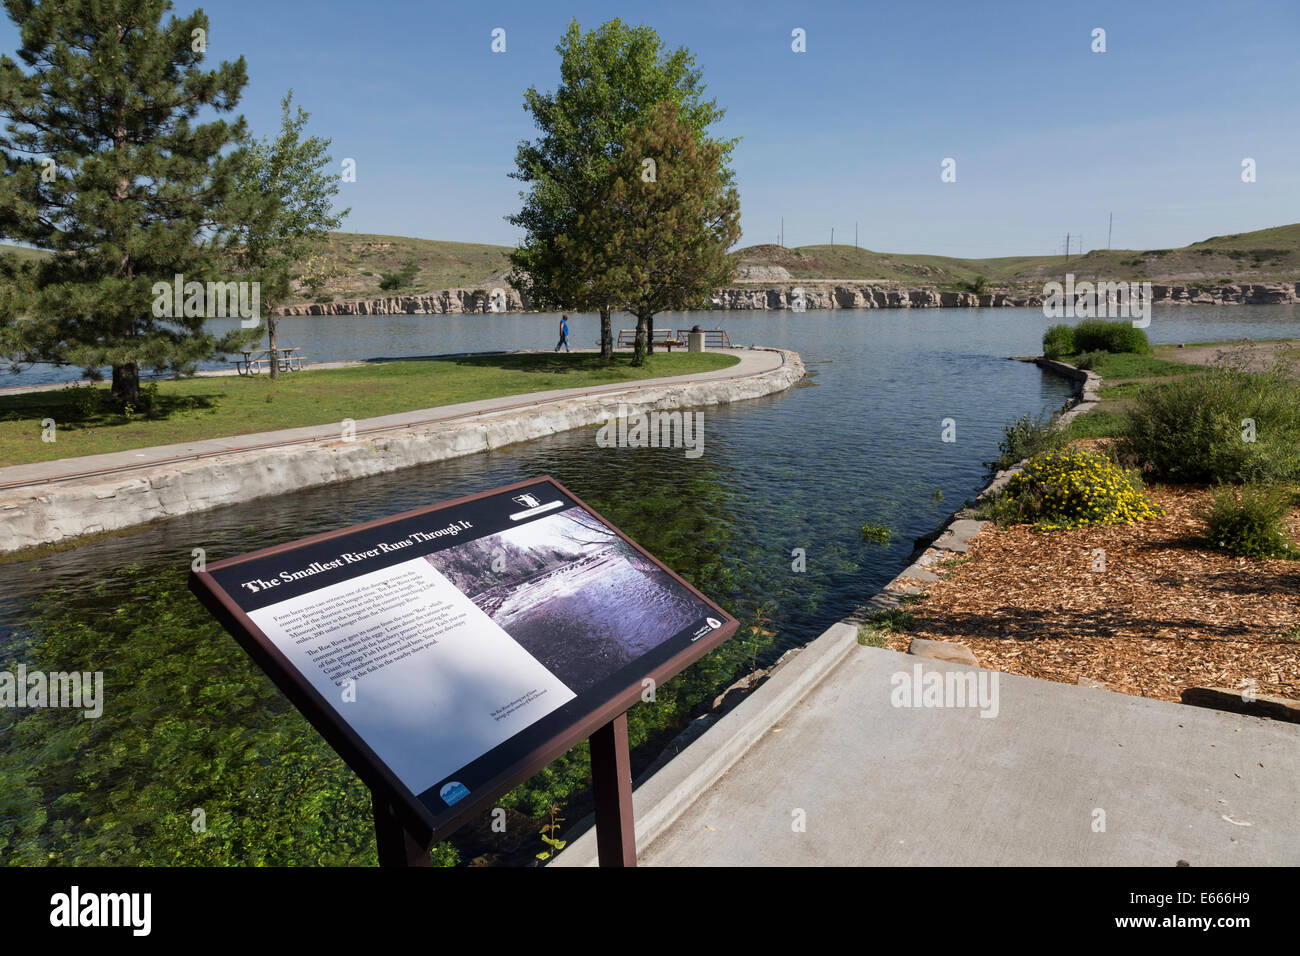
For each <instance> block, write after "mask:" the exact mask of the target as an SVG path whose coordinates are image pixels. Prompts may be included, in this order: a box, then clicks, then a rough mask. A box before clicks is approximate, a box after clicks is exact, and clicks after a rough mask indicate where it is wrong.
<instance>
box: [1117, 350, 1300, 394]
mask: <svg viewBox="0 0 1300 956" xmlns="http://www.w3.org/2000/svg"><path fill="white" fill-rule="evenodd" d="M1156 356H1157V357H1158V358H1162V359H1167V360H1168V361H1170V362H1185V363H1186V364H1188V365H1215V364H1217V363H1219V362H1223V361H1227V362H1231V363H1233V364H1240V365H1243V366H1245V367H1246V368H1247V369H1249V370H1250V371H1252V372H1264V371H1267V370H1268V369H1269V368H1270V367H1271V366H1272V365H1273V364H1274V363H1276V362H1278V361H1284V362H1290V363H1292V371H1293V372H1294V373H1295V374H1297V375H1298V376H1300V339H1287V340H1285V341H1281V342H1251V341H1249V340H1242V341H1241V342H1234V343H1223V344H1217V345H1188V346H1186V347H1185V348H1179V347H1178V346H1172V345H1162V346H1158V347H1157V348H1156ZM1108 384H1109V383H1108Z"/></svg>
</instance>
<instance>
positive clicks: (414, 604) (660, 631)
mask: <svg viewBox="0 0 1300 956" xmlns="http://www.w3.org/2000/svg"><path fill="white" fill-rule="evenodd" d="M196 577H197V578H199V579H202V578H204V577H205V575H202V574H200V575H196ZM207 577H209V578H210V583H209V584H208V585H207V586H208V587H211V588H212V589H213V591H214V593H215V592H223V593H224V594H225V595H226V596H228V598H229V600H230V601H231V602H233V604H234V605H236V606H237V608H238V613H239V616H242V617H244V618H246V621H247V624H250V625H251V626H252V627H251V628H249V632H250V635H252V636H254V637H255V638H259V639H260V640H263V641H264V642H269V644H270V645H271V646H272V647H274V648H275V650H276V651H278V652H279V654H280V655H282V657H283V660H284V662H285V663H286V664H287V666H288V667H289V668H291V669H292V670H293V671H294V672H296V675H297V682H298V683H299V684H301V683H305V684H306V685H308V686H310V687H311V688H312V689H313V690H314V691H315V692H316V693H317V694H318V695H319V699H320V700H322V701H323V702H324V703H325V705H326V706H327V707H328V708H329V709H330V710H331V711H332V712H333V714H334V716H335V718H336V719H337V720H339V721H341V722H342V723H344V724H345V725H346V726H347V727H348V728H350V729H351V731H352V732H353V733H355V735H356V736H357V737H359V738H360V740H361V741H362V742H364V744H365V745H366V747H368V748H369V750H370V751H371V752H373V754H374V755H375V756H376V757H377V758H378V760H379V761H381V762H382V763H383V764H384V765H385V766H386V767H387V769H388V771H390V772H391V774H392V775H393V776H394V777H395V778H396V779H397V780H398V781H400V783H401V784H402V785H403V786H404V787H405V788H407V789H408V790H409V791H410V792H411V793H412V794H414V795H416V796H417V797H418V799H419V800H420V801H421V803H423V804H424V805H425V807H426V808H427V809H428V810H429V811H430V813H431V814H432V815H434V816H435V817H437V816H439V815H440V814H443V813H445V811H447V810H448V808H450V807H452V806H454V805H455V804H456V803H457V802H459V801H460V800H462V799H463V798H464V797H466V796H467V795H469V794H470V793H472V792H474V791H475V788H477V787H479V786H482V785H484V784H485V783H487V782H488V781H492V780H499V779H500V774H501V772H502V770H503V769H504V768H508V767H510V766H511V765H513V764H514V763H516V762H517V761H519V760H521V759H522V758H523V757H524V756H525V755H526V754H528V753H530V752H532V751H534V750H535V749H536V748H537V747H538V746H539V745H540V744H541V743H542V742H543V741H546V740H548V739H552V738H553V737H554V735H555V734H556V733H557V732H559V731H560V730H562V729H563V728H565V727H567V726H570V725H572V724H573V722H574V721H575V720H577V719H579V718H580V717H582V716H583V715H586V714H588V713H590V712H592V711H593V710H594V709H596V708H597V707H598V706H599V705H601V704H603V703H605V702H607V701H608V700H610V699H611V698H612V697H614V696H615V695H616V694H618V693H621V692H623V691H626V689H627V688H628V687H629V686H632V685H634V684H636V683H638V682H639V681H640V680H641V678H642V677H643V676H644V675H646V674H648V673H650V671H651V670H653V669H654V668H655V667H657V666H660V665H662V664H664V663H665V662H667V661H669V660H670V659H672V658H673V657H674V656H675V655H679V654H680V653H681V652H682V651H683V650H684V649H689V648H690V647H691V645H692V644H694V643H695V642H696V641H699V640H700V639H701V638H703V637H705V636H706V635H710V634H715V633H716V632H718V631H719V630H720V629H722V628H724V627H726V624H724V622H727V624H730V623H733V622H731V619H730V618H728V617H727V616H726V615H725V614H723V613H722V612H721V611H720V610H719V609H718V608H717V607H716V606H715V605H713V604H711V603H710V602H708V601H707V600H706V599H704V598H703V597H702V596H701V595H699V594H698V593H697V592H695V591H694V590H693V589H691V588H690V587H689V586H687V585H686V584H685V583H684V582H682V581H681V580H680V579H679V578H677V577H676V576H675V575H673V574H672V573H671V572H670V571H668V570H667V569H666V568H664V567H663V566H662V565H660V564H659V563H658V562H657V561H655V560H654V559H653V558H651V557H650V556H649V555H648V554H647V553H646V552H644V551H642V550H641V549H640V548H638V547H637V546H635V545H634V544H632V543H631V542H630V541H629V540H628V539H626V538H624V537H623V536H622V535H621V534H620V533H619V532H618V531H617V530H616V529H614V528H613V527H612V526H611V525H609V524H608V523H607V522H606V521H604V520H603V519H602V518H600V517H599V516H598V515H596V514H595V513H594V512H593V511H591V510H590V509H588V508H587V507H586V506H584V505H583V504H582V503H581V502H579V501H577V500H576V499H575V498H573V497H572V496H571V495H569V494H568V493H567V492H565V491H564V490H563V489H562V488H561V487H560V486H559V485H558V484H557V483H554V482H552V481H538V482H532V483H528V484H526V485H524V486H522V487H520V486H514V487H512V488H510V489H508V490H505V491H502V492H500V493H491V492H489V493H487V494H485V495H481V496H475V497H473V498H470V499H465V500H463V501H462V502H453V503H451V504H449V505H447V506H439V507H437V508H432V509H425V510H423V511H420V512H413V513H411V514H409V515H405V516H397V517H396V518H393V519H386V520H384V521H380V522H373V523H371V524H369V525H362V526H359V527H357V528H354V529H347V530H346V531H345V532H343V533H335V534H330V535H323V536H319V537H318V538H313V539H307V540H305V541H303V542H295V543H293V544H290V545H285V546H281V547H279V548H273V549H269V550H268V551H266V552H259V553H258V554H255V555H249V556H246V557H243V558H236V559H232V560H230V561H226V562H219V563H217V564H214V565H212V566H211V567H210V569H209V572H208V573H207ZM201 593H202V591H201ZM254 629H255V631H254ZM727 629H728V630H731V628H729V627H728V628H727ZM236 636H240V635H239V634H238V633H236Z"/></svg>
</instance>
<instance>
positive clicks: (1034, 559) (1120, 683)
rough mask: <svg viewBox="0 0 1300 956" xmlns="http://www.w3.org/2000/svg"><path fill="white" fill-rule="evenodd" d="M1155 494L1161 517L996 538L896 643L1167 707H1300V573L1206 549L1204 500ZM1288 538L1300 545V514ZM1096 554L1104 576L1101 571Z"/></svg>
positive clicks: (1175, 491)
mask: <svg viewBox="0 0 1300 956" xmlns="http://www.w3.org/2000/svg"><path fill="white" fill-rule="evenodd" d="M1149 493H1150V494H1151V495H1152V497H1153V498H1154V499H1155V500H1156V502H1157V503H1158V504H1159V505H1160V506H1161V507H1162V508H1164V509H1165V511H1166V515H1165V516H1164V517H1162V518H1155V519H1151V520H1147V521H1141V522H1137V523H1136V524H1131V525H1111V526H1101V527H1088V528H1080V529H1077V530H1074V531H1064V532H1063V531H1055V532H1050V533H1047V534H1036V533H1035V532H1033V531H1032V530H1031V529H1030V528H1029V527H1028V526H1026V525H1016V526H1012V527H1008V528H1005V529H999V528H998V527H997V526H996V525H989V526H987V527H985V528H984V530H983V531H981V532H980V533H979V534H978V535H977V536H976V537H975V538H974V540H973V541H972V542H971V549H970V557H969V560H967V561H965V562H963V563H961V564H960V565H958V566H957V567H956V568H955V569H954V570H953V572H952V573H951V574H949V576H948V577H946V578H945V579H944V580H943V581H941V582H939V583H937V584H932V585H930V587H929V591H928V593H927V594H926V596H925V597H924V599H922V600H921V601H920V602H918V603H917V604H916V605H915V606H913V607H911V608H909V610H911V611H912V612H913V613H914V614H915V615H916V617H917V618H918V624H917V626H916V628H914V629H913V630H910V631H908V632H906V633H899V634H892V635H888V636H887V638H886V639H887V642H888V643H889V645H890V646H891V647H893V648H894V649H895V650H900V651H901V650H906V649H907V644H908V642H909V641H910V640H911V639H912V638H914V637H922V638H929V639H931V640H940V641H955V642H958V643H961V644H965V645H966V646H967V647H969V648H970V649H971V650H972V651H974V652H975V656H976V658H977V659H978V660H979V662H980V665H981V666H982V667H986V668H991V669H993V670H998V671H1003V672H1005V673H1010V674H1023V675H1026V676H1029V677H1040V678H1044V679H1047V680H1055V681H1064V682H1068V683H1076V682H1077V681H1078V679H1079V678H1081V677H1084V678H1090V679H1091V680H1095V681H1100V682H1102V683H1104V684H1105V685H1106V686H1107V688H1109V689H1110V690H1114V691H1120V692H1122V693H1127V694H1137V695H1140V696H1143V697H1154V698H1160V699H1163V700H1178V698H1179V694H1180V693H1181V691H1182V690H1183V689H1184V688H1186V687H1194V686H1207V685H1208V686H1216V687H1234V688H1235V687H1242V686H1245V685H1243V683H1242V682H1243V681H1245V680H1254V681H1255V682H1256V693H1258V694H1260V695H1274V696H1279V697H1289V698H1300V561H1285V560H1266V561H1261V560H1253V559H1247V558H1238V557H1235V556H1233V555H1230V554H1226V553H1223V552H1219V551H1216V550H1213V549H1211V548H1210V547H1208V546H1207V544H1206V543H1205V542H1204V541H1203V540H1202V538H1201V535H1202V534H1203V531H1204V521H1203V520H1202V518H1201V513H1202V512H1204V510H1205V509H1206V508H1207V507H1208V505H1209V503H1210V493H1209V492H1208V491H1207V490H1205V489H1201V488H1152V489H1149ZM1289 527H1290V531H1291V532H1292V534H1293V535H1294V536H1297V537H1300V511H1293V512H1292V513H1291V515H1290V517H1289ZM1096 549H1101V550H1102V551H1104V553H1105V570H1104V571H1094V570H1092V567H1093V564H1094V561H1095V560H1096V555H1095V553H1094V552H1095V550H1096Z"/></svg>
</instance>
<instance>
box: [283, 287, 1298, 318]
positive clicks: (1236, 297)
mask: <svg viewBox="0 0 1300 956" xmlns="http://www.w3.org/2000/svg"><path fill="white" fill-rule="evenodd" d="M797 290H802V293H803V307H804V308H805V309H808V310H814V309H815V310H822V309H976V308H1032V307H1035V306H1038V307H1041V306H1042V304H1043V294H1042V292H1041V290H1036V289H1024V288H1021V289H1011V290H1005V291H993V292H984V293H975V292H949V291H944V290H940V289H928V288H921V289H906V288H902V287H899V286H896V285H892V284H880V283H866V282H864V283H843V282H839V283H827V282H817V281H813V280H808V281H803V282H798V281H791V282H787V283H781V284H779V285H777V284H774V285H762V286H757V287H752V286H751V287H743V286H736V287H730V288H726V289H719V290H718V291H717V292H715V293H714V294H713V296H712V298H711V301H710V303H709V306H708V308H709V309H711V310H719V311H795V308H794V307H795V303H796V301H797V298H798V296H797ZM1151 293H1152V301H1153V303H1154V304H1156V305H1289V304H1294V303H1300V282H1272V283H1257V282H1242V283H1230V284H1226V285H1190V284H1189V285H1177V284H1166V283H1152V284H1151ZM494 304H495V308H494ZM278 311H279V314H280V315H282V316H313V315H474V314H489V313H492V312H502V311H504V312H532V311H535V310H534V309H533V308H532V303H531V302H530V301H529V300H528V299H526V298H524V297H522V296H520V294H519V293H518V292H516V291H515V290H514V289H511V288H509V287H508V286H494V287H493V288H491V289H482V288H476V289H443V290H442V291H440V292H430V293H426V294H423V295H400V296H387V297H384V298H378V299H357V300H354V301H350V302H328V303H304V304H300V305H288V306H284V307H282V308H281V309H279V310H278Z"/></svg>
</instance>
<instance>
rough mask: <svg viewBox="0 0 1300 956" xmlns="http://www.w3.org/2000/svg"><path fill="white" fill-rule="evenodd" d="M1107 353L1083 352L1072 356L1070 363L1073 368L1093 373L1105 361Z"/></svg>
mask: <svg viewBox="0 0 1300 956" xmlns="http://www.w3.org/2000/svg"><path fill="white" fill-rule="evenodd" d="M1108 355H1110V353H1109V352H1084V353H1083V354H1082V355H1076V356H1074V359H1073V361H1072V362H1071V364H1072V365H1074V367H1075V368H1081V369H1085V370H1086V371H1090V372H1095V371H1096V370H1097V368H1098V367H1099V366H1100V365H1101V363H1102V362H1104V361H1106V357H1107V356H1108Z"/></svg>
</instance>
